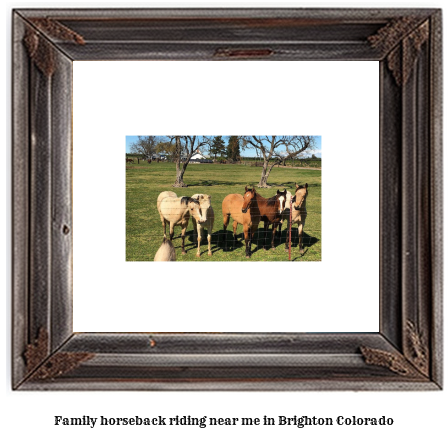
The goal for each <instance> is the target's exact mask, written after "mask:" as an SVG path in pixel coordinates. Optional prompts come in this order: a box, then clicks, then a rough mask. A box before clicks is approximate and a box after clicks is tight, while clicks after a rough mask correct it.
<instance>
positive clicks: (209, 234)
mask: <svg viewBox="0 0 448 438" xmlns="http://www.w3.org/2000/svg"><path fill="white" fill-rule="evenodd" d="M214 222H215V216H214V215H213V217H209V218H208V221H207V242H208V255H209V256H211V255H212V232H213V224H214Z"/></svg>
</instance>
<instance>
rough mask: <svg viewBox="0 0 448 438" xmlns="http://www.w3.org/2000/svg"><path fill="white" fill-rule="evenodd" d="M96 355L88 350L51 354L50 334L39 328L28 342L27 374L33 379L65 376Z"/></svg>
mask: <svg viewBox="0 0 448 438" xmlns="http://www.w3.org/2000/svg"><path fill="white" fill-rule="evenodd" d="M94 356H95V354H94V353H88V352H56V353H54V354H49V336H48V331H47V330H46V329H45V328H41V329H40V330H39V334H38V336H37V338H36V339H35V340H34V341H33V342H32V343H31V344H28V346H27V348H26V351H25V353H24V357H25V363H26V371H27V375H28V376H29V379H30V380H32V381H34V380H46V379H55V378H56V377H60V376H63V375H64V374H67V373H68V372H70V371H72V370H74V369H76V368H78V367H79V366H80V365H81V363H82V362H85V361H87V360H89V359H92V358H93V357H94Z"/></svg>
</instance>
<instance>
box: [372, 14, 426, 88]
mask: <svg viewBox="0 0 448 438" xmlns="http://www.w3.org/2000/svg"><path fill="white" fill-rule="evenodd" d="M428 38H429V20H426V21H424V22H423V23H421V19H419V18H417V17H401V18H399V19H393V20H391V21H390V22H389V23H388V24H387V25H386V26H384V27H383V28H381V29H380V30H379V31H378V32H377V33H376V34H374V35H371V36H369V37H368V38H367V40H368V42H369V43H370V45H371V46H372V47H373V48H374V49H377V50H378V51H380V52H381V53H385V54H386V56H385V57H386V60H387V67H388V68H389V70H390V71H391V73H392V75H393V77H394V79H395V81H396V83H397V85H398V86H403V85H405V84H406V83H407V81H408V80H409V78H410V76H411V73H412V71H413V69H414V66H415V64H416V62H415V61H416V60H417V58H418V56H419V54H420V51H421V48H422V45H423V44H424V43H425V42H426V41H427V40H428ZM397 41H398V43H397Z"/></svg>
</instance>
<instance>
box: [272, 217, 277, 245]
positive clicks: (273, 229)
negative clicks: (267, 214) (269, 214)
mask: <svg viewBox="0 0 448 438" xmlns="http://www.w3.org/2000/svg"><path fill="white" fill-rule="evenodd" d="M276 230H277V224H276V223H275V222H274V223H273V224H272V240H271V248H272V249H275V244H274V242H275V231H276Z"/></svg>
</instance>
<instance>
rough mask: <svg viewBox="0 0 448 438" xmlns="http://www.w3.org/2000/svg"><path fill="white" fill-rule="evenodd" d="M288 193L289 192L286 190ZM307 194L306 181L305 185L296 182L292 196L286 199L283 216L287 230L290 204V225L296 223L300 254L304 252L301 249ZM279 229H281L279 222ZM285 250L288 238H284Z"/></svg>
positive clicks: (287, 246)
mask: <svg viewBox="0 0 448 438" xmlns="http://www.w3.org/2000/svg"><path fill="white" fill-rule="evenodd" d="M288 193H289V194H290V195H291V193H290V192H288ZM307 196H308V183H306V184H305V185H298V184H297V183H296V191H295V194H294V196H293V197H289V199H287V201H286V209H287V212H286V211H285V213H284V217H285V218H286V220H287V224H288V225H287V230H288V232H289V209H290V206H291V205H292V207H293V209H292V213H291V227H292V226H293V225H294V224H297V226H298V230H299V250H300V254H303V253H304V250H303V241H302V240H303V239H302V238H303V229H304V227H305V221H306V216H307V212H306V197H307ZM280 230H281V224H280ZM285 250H286V251H288V250H289V239H287V240H286V245H285Z"/></svg>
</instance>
